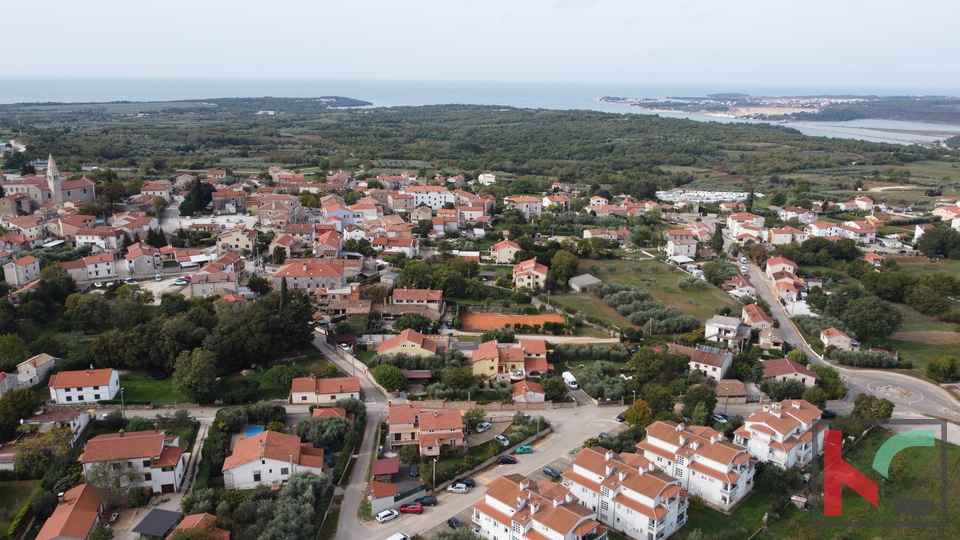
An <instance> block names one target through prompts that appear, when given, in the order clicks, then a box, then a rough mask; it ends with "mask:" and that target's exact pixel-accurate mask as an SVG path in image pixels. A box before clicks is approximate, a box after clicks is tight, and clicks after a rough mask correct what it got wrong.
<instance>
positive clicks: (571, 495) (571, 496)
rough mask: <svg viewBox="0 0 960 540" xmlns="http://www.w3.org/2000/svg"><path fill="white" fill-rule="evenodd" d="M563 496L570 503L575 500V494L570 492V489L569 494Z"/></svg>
mask: <svg viewBox="0 0 960 540" xmlns="http://www.w3.org/2000/svg"><path fill="white" fill-rule="evenodd" d="M563 497H564V500H565V501H566V502H568V503H571V502H573V494H572V493H570V492H569V491H568V492H567V494H566V495H564V496H563Z"/></svg>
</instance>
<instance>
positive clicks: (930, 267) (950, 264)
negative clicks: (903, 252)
mask: <svg viewBox="0 0 960 540" xmlns="http://www.w3.org/2000/svg"><path fill="white" fill-rule="evenodd" d="M899 264H900V267H901V268H903V270H904V272H906V273H909V274H932V273H934V272H947V273H948V274H953V275H957V274H960V261H957V260H950V259H944V260H942V261H924V262H917V263H899Z"/></svg>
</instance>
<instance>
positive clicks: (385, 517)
mask: <svg viewBox="0 0 960 540" xmlns="http://www.w3.org/2000/svg"><path fill="white" fill-rule="evenodd" d="M398 517H400V513H399V512H397V511H396V510H384V511H383V512H380V513H379V514H377V521H378V522H380V523H386V522H388V521H390V520H391V519H397V518H398Z"/></svg>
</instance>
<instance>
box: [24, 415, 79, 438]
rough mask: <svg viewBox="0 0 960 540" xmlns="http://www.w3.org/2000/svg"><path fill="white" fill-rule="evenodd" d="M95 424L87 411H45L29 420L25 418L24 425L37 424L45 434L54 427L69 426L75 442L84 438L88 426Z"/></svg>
mask: <svg viewBox="0 0 960 540" xmlns="http://www.w3.org/2000/svg"><path fill="white" fill-rule="evenodd" d="M91 422H93V415H92V414H90V411H89V410H87V409H81V408H72V409H49V410H48V409H47V408H46V407H44V408H43V410H42V411H41V412H39V413H37V414H35V415H33V416H31V417H29V418H24V419H23V423H24V424H36V425H37V426H39V429H40V432H41V433H45V432H47V431H50V429H51V428H54V427H62V426H68V427H70V430H71V431H73V442H74V443H76V442H77V439H79V438H80V437H81V436H83V433H84V431H86V429H87V426H89V425H90V424H91Z"/></svg>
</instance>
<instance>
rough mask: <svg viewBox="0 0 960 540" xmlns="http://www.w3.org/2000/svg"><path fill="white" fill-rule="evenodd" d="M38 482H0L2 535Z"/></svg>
mask: <svg viewBox="0 0 960 540" xmlns="http://www.w3.org/2000/svg"><path fill="white" fill-rule="evenodd" d="M39 482H40V481H39V480H11V481H9V482H0V531H3V532H4V534H6V531H7V529H9V528H10V524H11V523H12V522H13V518H15V517H17V513H18V512H20V509H21V508H23V505H24V504H26V502H27V500H28V499H29V498H30V493H31V492H32V491H33V489H34V488H35V487H37V484H38V483H39Z"/></svg>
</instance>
